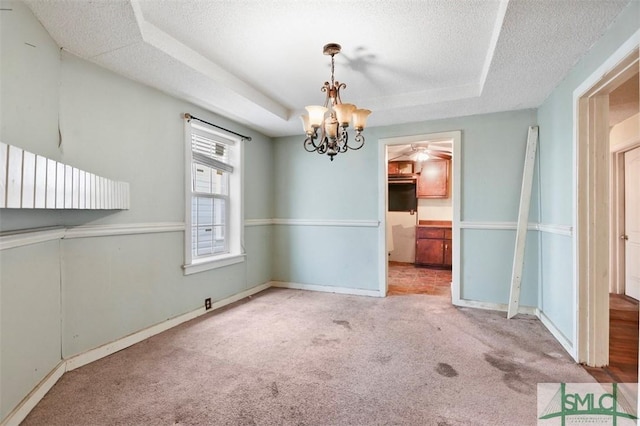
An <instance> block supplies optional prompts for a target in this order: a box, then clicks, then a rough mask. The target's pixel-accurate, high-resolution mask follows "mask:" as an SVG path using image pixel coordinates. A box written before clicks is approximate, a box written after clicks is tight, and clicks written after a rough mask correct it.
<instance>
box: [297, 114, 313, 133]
mask: <svg viewBox="0 0 640 426" xmlns="http://www.w3.org/2000/svg"><path fill="white" fill-rule="evenodd" d="M300 120H301V121H302V128H303V129H304V132H305V133H312V132H313V128H312V127H311V124H309V114H302V115H301V116H300Z"/></svg>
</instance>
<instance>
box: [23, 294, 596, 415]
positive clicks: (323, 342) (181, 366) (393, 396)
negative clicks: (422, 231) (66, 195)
mask: <svg viewBox="0 0 640 426" xmlns="http://www.w3.org/2000/svg"><path fill="white" fill-rule="evenodd" d="M561 381H563V382H593V379H592V378H591V376H590V375H589V374H587V373H586V372H585V371H584V370H583V369H582V368H580V366H578V365H576V364H574V363H573V361H572V360H571V359H570V358H569V356H568V355H567V354H566V353H565V352H564V351H563V349H562V347H561V346H560V345H559V344H558V343H557V342H556V341H555V340H554V339H553V337H552V336H551V335H550V334H549V332H548V331H547V330H546V329H545V328H544V327H543V326H542V324H541V323H540V322H539V321H538V320H537V319H535V318H532V317H526V316H520V317H517V318H516V319H514V320H506V319H505V318H504V314H503V313H497V312H491V311H480V310H474V309H465V308H462V309H461V308H454V307H452V306H451V305H450V303H449V301H448V300H447V299H446V298H442V297H435V296H426V295H408V296H394V297H387V298H384V299H378V298H369V297H357V296H344V295H337V294H328V293H316V292H307V291H299V290H286V289H269V290H266V291H264V292H262V293H260V294H258V295H256V296H254V297H252V298H251V300H249V301H247V302H244V303H237V304H235V305H234V306H232V307H230V308H228V309H224V310H222V311H219V312H214V313H212V314H208V315H205V316H203V317H200V318H198V319H196V320H193V321H190V322H188V323H185V324H183V325H181V326H179V327H176V328H174V329H172V330H169V331H167V332H165V333H162V334H160V335H157V336H155V337H152V338H150V339H148V340H146V341H144V342H141V343H139V344H137V345H134V346H132V347H130V348H128V349H125V350H123V351H121V352H118V353H116V354H113V355H111V356H109V357H107V358H104V359H102V360H99V361H96V362H94V363H92V364H89V365H87V366H85V367H82V368H79V369H77V370H74V371H71V372H69V373H67V374H65V375H64V376H63V377H62V378H61V379H60V381H59V382H58V383H57V384H56V385H55V386H54V388H53V389H52V390H51V391H50V392H49V393H48V394H47V395H46V396H45V398H44V399H43V400H42V401H41V402H40V403H39V404H38V405H37V406H36V408H35V409H34V410H33V411H32V412H31V414H30V415H29V416H28V417H27V419H26V420H25V422H24V424H25V425H103V424H104V425H115V424H121V425H129V424H131V425H171V424H181V425H194V424H201V425H218V424H221V425H276V424H277V425H387V424H397V425H440V426H444V425H526V424H532V425H533V424H536V383H538V382H561Z"/></svg>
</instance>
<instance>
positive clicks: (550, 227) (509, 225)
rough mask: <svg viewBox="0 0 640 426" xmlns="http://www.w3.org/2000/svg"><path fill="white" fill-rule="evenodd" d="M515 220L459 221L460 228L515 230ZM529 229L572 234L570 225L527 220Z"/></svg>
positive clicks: (557, 233) (565, 234) (566, 234)
mask: <svg viewBox="0 0 640 426" xmlns="http://www.w3.org/2000/svg"><path fill="white" fill-rule="evenodd" d="M516 227H517V224H516V222H460V228H462V229H486V230H498V231H515V230H516ZM527 229H528V230H529V231H540V232H545V233H548V234H556V235H564V236H568V237H570V236H572V235H573V227H572V226H570V225H554V224H544V223H533V222H529V224H528V225H527Z"/></svg>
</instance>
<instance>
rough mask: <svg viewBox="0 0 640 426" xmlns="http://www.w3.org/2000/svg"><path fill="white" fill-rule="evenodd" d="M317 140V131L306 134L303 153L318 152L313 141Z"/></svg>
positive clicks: (317, 146)
mask: <svg viewBox="0 0 640 426" xmlns="http://www.w3.org/2000/svg"><path fill="white" fill-rule="evenodd" d="M317 138H318V129H313V133H307V137H306V139H305V140H304V142H303V146H304V149H305V151H307V152H314V151H318V148H320V146H319V145H316V143H315V140H316V139H317Z"/></svg>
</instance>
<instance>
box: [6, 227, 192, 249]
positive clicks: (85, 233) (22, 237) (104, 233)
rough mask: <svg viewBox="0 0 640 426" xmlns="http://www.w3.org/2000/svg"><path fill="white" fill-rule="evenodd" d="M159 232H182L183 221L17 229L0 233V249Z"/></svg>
mask: <svg viewBox="0 0 640 426" xmlns="http://www.w3.org/2000/svg"><path fill="white" fill-rule="evenodd" d="M161 232H184V223H182V222H150V223H127V224H117V225H115V224H114V225H85V226H73V227H68V228H65V227H51V228H31V229H23V230H19V231H7V232H3V233H2V235H0V250H6V249H11V248H15V247H21V246H27V245H30V244H38V243H44V242H47V241H53V240H59V239H63V238H64V239H70V238H89V237H109V236H115V235H137V234H156V233H161Z"/></svg>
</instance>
